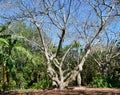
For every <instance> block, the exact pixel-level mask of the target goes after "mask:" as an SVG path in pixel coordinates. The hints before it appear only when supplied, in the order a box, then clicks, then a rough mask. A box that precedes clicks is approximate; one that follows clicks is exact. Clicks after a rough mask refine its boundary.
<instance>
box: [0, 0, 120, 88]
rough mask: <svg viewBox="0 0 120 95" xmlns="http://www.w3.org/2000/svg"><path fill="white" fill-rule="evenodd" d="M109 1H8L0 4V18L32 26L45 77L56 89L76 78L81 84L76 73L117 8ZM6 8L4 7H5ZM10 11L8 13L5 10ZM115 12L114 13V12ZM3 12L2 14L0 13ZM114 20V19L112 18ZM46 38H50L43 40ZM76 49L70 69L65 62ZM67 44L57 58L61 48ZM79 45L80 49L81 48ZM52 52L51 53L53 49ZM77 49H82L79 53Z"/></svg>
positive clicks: (99, 38)
mask: <svg viewBox="0 0 120 95" xmlns="http://www.w3.org/2000/svg"><path fill="white" fill-rule="evenodd" d="M118 4H119V3H117V4H116V3H115V2H113V1H112V0H110V1H105V0H100V1H99V0H75V1H74V0H26V1H24V0H14V1H13V0H11V1H6V2H4V1H1V5H2V6H1V7H0V10H1V15H0V17H1V18H2V19H8V20H12V21H24V22H26V24H27V25H29V24H30V23H31V24H32V25H33V26H35V27H36V29H37V32H38V33H39V37H40V41H39V44H40V46H41V48H40V49H41V51H42V52H43V53H44V55H45V57H46V60H47V63H46V64H47V71H48V75H49V77H50V78H51V80H52V81H53V84H55V85H56V86H57V87H59V88H60V89H63V88H65V87H67V86H68V84H69V83H70V82H72V81H73V80H74V79H75V78H76V77H77V79H78V85H79V86H80V85H81V76H80V72H81V71H82V69H83V65H84V63H85V60H86V58H87V57H88V55H89V53H90V51H91V48H92V47H93V46H94V45H95V44H96V43H98V41H100V40H101V38H102V34H104V30H105V29H106V28H107V27H111V25H110V24H108V23H109V21H110V18H112V16H113V15H114V14H115V12H116V10H117V7H116V6H117V5H118ZM6 5H7V6H6ZM7 9H10V10H7ZM115 9H116V10H115ZM2 10H3V11H4V12H3V11H2ZM112 20H115V18H112ZM46 35H47V36H48V37H51V39H46ZM76 42H77V43H80V45H79V48H78V55H79V56H78V59H76V60H77V62H78V63H77V65H75V67H74V68H73V69H72V70H71V69H70V67H69V65H68V67H67V68H66V69H64V68H63V67H64V66H65V65H66V64H68V63H66V62H65V60H66V56H67V55H68V54H69V52H70V50H71V49H72V47H73V46H74V44H76ZM67 44H69V45H70V46H69V48H67V49H66V50H65V51H64V53H62V55H61V53H60V52H61V49H62V47H64V46H66V45H67ZM81 46H82V47H81ZM54 48H55V50H54V51H53V49H54ZM80 48H83V50H82V51H80Z"/></svg>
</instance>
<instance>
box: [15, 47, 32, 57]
mask: <svg viewBox="0 0 120 95" xmlns="http://www.w3.org/2000/svg"><path fill="white" fill-rule="evenodd" d="M14 48H15V49H16V50H17V51H18V52H21V53H23V54H25V55H26V56H27V57H28V59H32V54H31V53H30V52H29V51H28V50H26V49H25V48H24V47H22V46H15V47H14Z"/></svg>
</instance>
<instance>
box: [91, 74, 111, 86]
mask: <svg viewBox="0 0 120 95" xmlns="http://www.w3.org/2000/svg"><path fill="white" fill-rule="evenodd" d="M89 86H90V87H95V88H101V87H102V88H107V87H111V84H110V83H108V81H107V77H103V76H96V77H93V79H92V82H91V83H90V84H89Z"/></svg>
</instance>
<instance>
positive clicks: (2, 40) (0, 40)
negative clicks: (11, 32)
mask: <svg viewBox="0 0 120 95" xmlns="http://www.w3.org/2000/svg"><path fill="white" fill-rule="evenodd" d="M0 43H4V44H6V45H7V46H9V43H8V42H7V40H6V39H4V38H0Z"/></svg>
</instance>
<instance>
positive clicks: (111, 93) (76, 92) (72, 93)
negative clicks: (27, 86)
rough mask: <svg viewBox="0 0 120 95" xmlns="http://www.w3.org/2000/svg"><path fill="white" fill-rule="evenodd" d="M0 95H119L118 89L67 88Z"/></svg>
mask: <svg viewBox="0 0 120 95" xmlns="http://www.w3.org/2000/svg"><path fill="white" fill-rule="evenodd" d="M0 95H120V88H117V89H115V88H84V87H82V88H78V87H75V88H69V89H65V90H24V91H22V92H20V91H6V92H0Z"/></svg>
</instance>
